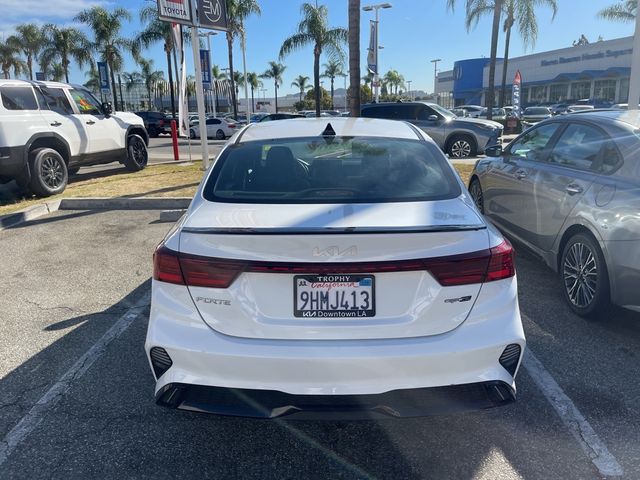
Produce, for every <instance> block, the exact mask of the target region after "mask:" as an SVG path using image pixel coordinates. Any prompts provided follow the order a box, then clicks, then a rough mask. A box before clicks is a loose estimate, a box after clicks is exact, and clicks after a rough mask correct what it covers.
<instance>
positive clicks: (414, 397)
mask: <svg viewBox="0 0 640 480" xmlns="http://www.w3.org/2000/svg"><path fill="white" fill-rule="evenodd" d="M515 399H516V392H515V390H514V389H513V388H512V387H511V386H510V385H508V384H507V383H504V382H499V381H492V382H480V383H473V384H467V385H452V386H445V387H432V388H416V389H408V390H394V391H391V392H385V393H380V394H370V395H292V394H289V393H284V392H279V391H276V390H255V389H253V390H248V389H234V388H222V387H209V386H202V385H189V384H184V383H170V384H167V385H165V386H164V387H162V388H161V389H160V390H159V391H158V392H157V393H156V403H157V404H158V405H161V406H164V407H169V408H178V409H181V410H189V411H193V412H203V413H214V414H218V415H231V416H242V417H254V418H278V417H287V418H295V419H314V418H322V419H328V418H331V419H334V420H335V419H348V420H355V419H367V418H380V417H382V418H384V417H418V416H427V415H441V414H447V413H457V412H464V411H469V410H482V409H487V408H493V407H499V406H503V405H507V404H509V403H512V402H514V401H515Z"/></svg>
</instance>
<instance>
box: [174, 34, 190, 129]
mask: <svg viewBox="0 0 640 480" xmlns="http://www.w3.org/2000/svg"><path fill="white" fill-rule="evenodd" d="M172 29H173V38H174V41H175V45H176V52H178V56H179V58H178V61H179V62H180V80H179V82H178V86H179V89H180V91H179V95H178V133H179V135H180V136H181V137H186V136H188V135H189V104H188V100H189V99H188V97H187V59H186V57H185V55H184V42H183V41H182V25H178V24H177V23H174V24H173V25H172Z"/></svg>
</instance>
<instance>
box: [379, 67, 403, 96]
mask: <svg viewBox="0 0 640 480" xmlns="http://www.w3.org/2000/svg"><path fill="white" fill-rule="evenodd" d="M382 81H383V82H384V83H385V84H387V86H388V87H391V88H390V89H389V91H390V92H392V91H393V93H395V94H396V95H397V94H398V88H400V87H402V86H403V85H404V77H403V76H402V75H401V74H400V73H399V72H398V71H397V70H389V71H388V72H387V73H386V74H385V75H384V77H383V78H382Z"/></svg>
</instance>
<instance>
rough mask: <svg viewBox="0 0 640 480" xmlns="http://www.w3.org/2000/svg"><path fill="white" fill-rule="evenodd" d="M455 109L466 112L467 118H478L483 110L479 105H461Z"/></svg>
mask: <svg viewBox="0 0 640 480" xmlns="http://www.w3.org/2000/svg"><path fill="white" fill-rule="evenodd" d="M457 108H461V109H463V110H464V111H466V112H467V114H468V115H467V116H468V117H471V118H478V116H479V115H480V113H482V110H484V107H481V106H480V105H462V106H461V107H457Z"/></svg>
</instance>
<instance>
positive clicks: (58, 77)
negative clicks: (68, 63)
mask: <svg viewBox="0 0 640 480" xmlns="http://www.w3.org/2000/svg"><path fill="white" fill-rule="evenodd" d="M49 74H50V75H51V79H52V80H53V81H54V82H61V81H62V80H64V79H65V75H66V74H67V71H66V70H65V69H64V67H63V66H62V64H61V63H54V64H53V65H51V66H50V68H49Z"/></svg>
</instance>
